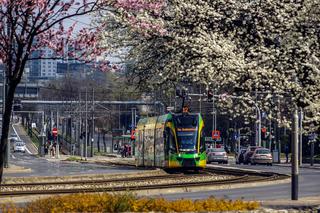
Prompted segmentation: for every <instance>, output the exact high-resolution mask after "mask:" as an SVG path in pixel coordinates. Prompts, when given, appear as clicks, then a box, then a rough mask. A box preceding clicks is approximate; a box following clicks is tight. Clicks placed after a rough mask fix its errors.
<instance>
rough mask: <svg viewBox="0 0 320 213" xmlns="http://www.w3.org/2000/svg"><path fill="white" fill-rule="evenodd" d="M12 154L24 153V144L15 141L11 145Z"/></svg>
mask: <svg viewBox="0 0 320 213" xmlns="http://www.w3.org/2000/svg"><path fill="white" fill-rule="evenodd" d="M13 152H23V153H25V152H26V144H25V143H24V142H23V141H17V142H15V143H14V145H13Z"/></svg>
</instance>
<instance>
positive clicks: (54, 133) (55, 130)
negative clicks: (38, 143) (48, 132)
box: [52, 127, 58, 137]
mask: <svg viewBox="0 0 320 213" xmlns="http://www.w3.org/2000/svg"><path fill="white" fill-rule="evenodd" d="M52 135H53V136H54V137H56V136H57V135H58V128H56V127H54V128H52Z"/></svg>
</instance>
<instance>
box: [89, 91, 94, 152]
mask: <svg viewBox="0 0 320 213" xmlns="http://www.w3.org/2000/svg"><path fill="white" fill-rule="evenodd" d="M93 142H94V88H92V137H91V151H90V156H91V157H93Z"/></svg>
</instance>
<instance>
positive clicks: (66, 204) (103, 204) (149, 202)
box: [0, 193, 259, 213]
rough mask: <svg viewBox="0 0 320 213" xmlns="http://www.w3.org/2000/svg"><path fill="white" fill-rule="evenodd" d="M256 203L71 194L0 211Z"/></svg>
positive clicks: (234, 207) (233, 207)
mask: <svg viewBox="0 0 320 213" xmlns="http://www.w3.org/2000/svg"><path fill="white" fill-rule="evenodd" d="M258 207H259V204H258V203H257V202H246V201H242V200H235V201H232V200H225V199H215V198H214V197H210V198H208V199H206V200H196V201H192V200H188V199H180V200H175V201H168V200H166V199H164V198H154V199H153V198H146V197H137V196H135V195H132V194H127V193H126V194H116V195H113V194H107V193H102V194H73V195H65V196H53V197H49V198H45V199H39V200H36V201H33V202H30V203H28V204H26V205H25V206H23V207H18V206H16V205H14V204H3V205H2V206H1V209H0V210H1V212H7V213H16V212H30V213H31V212H43V213H46V212H51V213H54V212H150V211H154V212H204V211H239V210H243V211H245V210H254V209H257V208H258Z"/></svg>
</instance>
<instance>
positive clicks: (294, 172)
mask: <svg viewBox="0 0 320 213" xmlns="http://www.w3.org/2000/svg"><path fill="white" fill-rule="evenodd" d="M298 120H299V118H298V110H297V108H295V110H294V113H293V118H292V142H291V148H292V149H291V150H292V154H291V155H292V156H291V200H298V188H299V185H298V178H299V163H298V148H299V147H298V134H299V128H298V123H299V121H298Z"/></svg>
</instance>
